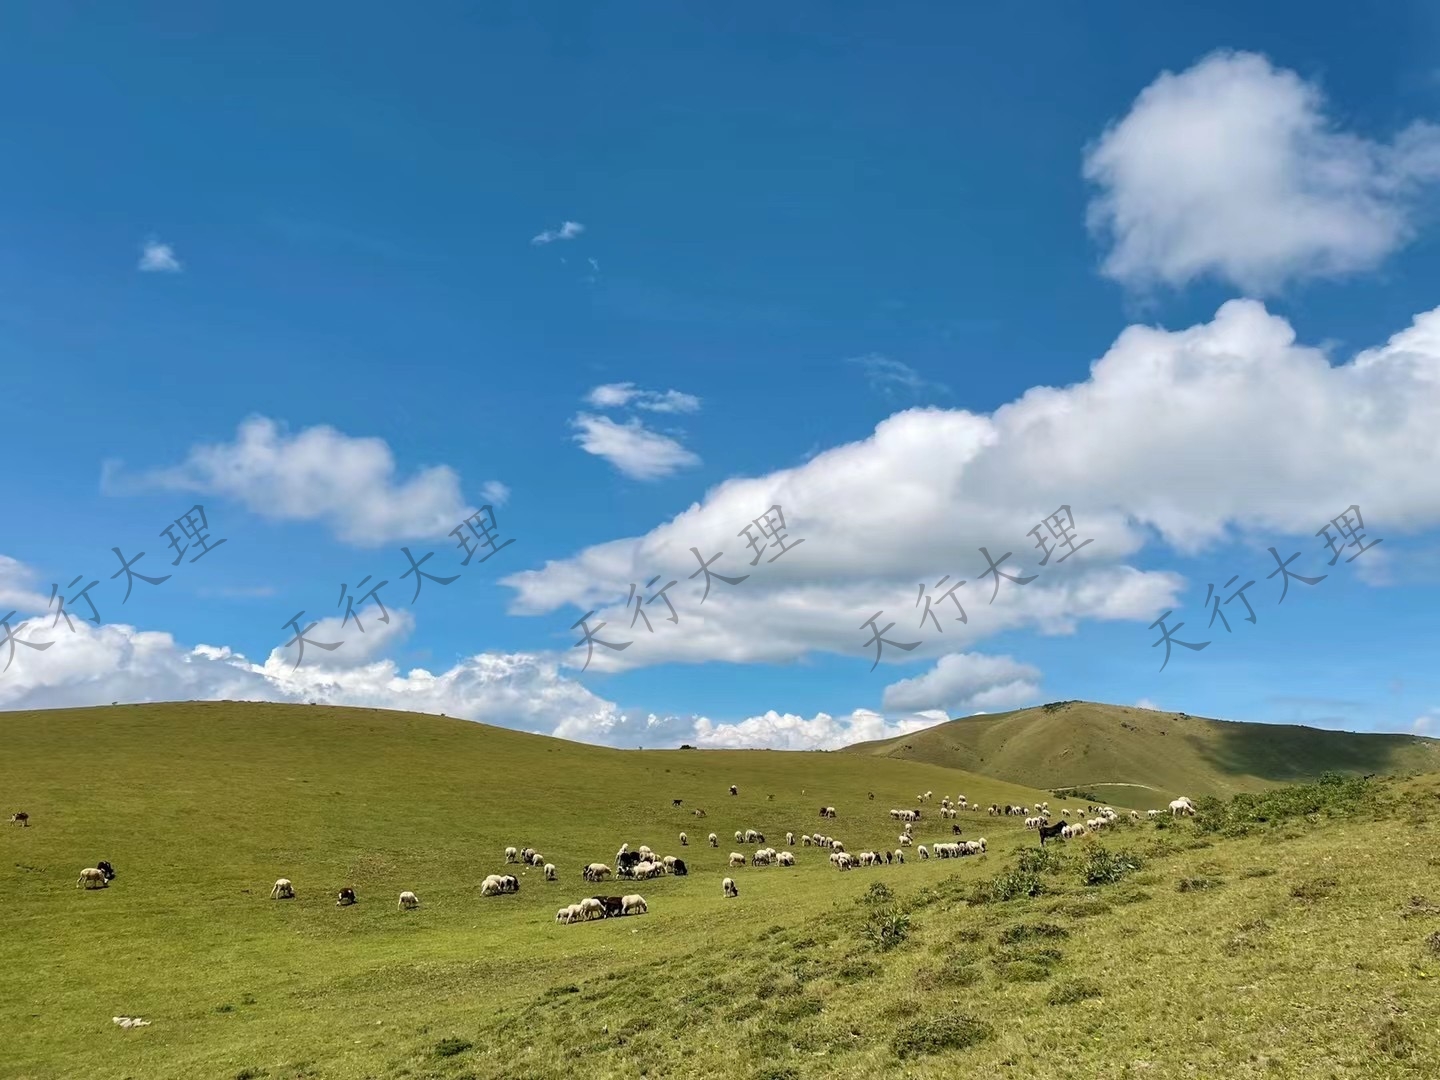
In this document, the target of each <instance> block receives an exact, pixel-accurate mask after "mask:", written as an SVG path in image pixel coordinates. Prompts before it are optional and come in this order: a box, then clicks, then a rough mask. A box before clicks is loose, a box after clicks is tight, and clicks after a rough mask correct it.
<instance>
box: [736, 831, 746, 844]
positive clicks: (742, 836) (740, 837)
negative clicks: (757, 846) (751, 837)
mask: <svg viewBox="0 0 1440 1080" xmlns="http://www.w3.org/2000/svg"><path fill="white" fill-rule="evenodd" d="M744 842H745V834H744V833H742V832H741V831H740V830H739V829H736V830H735V843H737V844H743V843H744Z"/></svg>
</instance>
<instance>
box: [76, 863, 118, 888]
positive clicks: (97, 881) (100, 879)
mask: <svg viewBox="0 0 1440 1080" xmlns="http://www.w3.org/2000/svg"><path fill="white" fill-rule="evenodd" d="M109 884H110V883H109V882H108V881H106V880H105V875H104V873H102V872H101V871H99V870H97V869H95V867H93V866H90V867H86V868H85V869H84V870H81V871H80V880H79V881H77V882H75V887H76V888H77V889H78V888H80V886H81V885H84V886H85V888H87V889H103V888H105V887H106V886H107V885H109Z"/></svg>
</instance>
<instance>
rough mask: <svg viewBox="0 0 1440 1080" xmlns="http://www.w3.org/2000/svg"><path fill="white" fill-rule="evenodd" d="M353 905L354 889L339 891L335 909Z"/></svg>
mask: <svg viewBox="0 0 1440 1080" xmlns="http://www.w3.org/2000/svg"><path fill="white" fill-rule="evenodd" d="M353 903H355V890H354V889H341V890H340V895H339V897H338V898H337V899H336V900H335V906H336V907H349V906H350V905H351V904H353Z"/></svg>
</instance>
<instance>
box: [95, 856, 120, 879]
mask: <svg viewBox="0 0 1440 1080" xmlns="http://www.w3.org/2000/svg"><path fill="white" fill-rule="evenodd" d="M95 869H96V870H99V871H100V872H101V873H102V874H104V875H105V880H106V881H114V880H115V868H114V867H113V866H111V865H110V864H109V863H108V862H106V861H105V860H104V859H101V860H100V861H99V862H97V863H96V864H95Z"/></svg>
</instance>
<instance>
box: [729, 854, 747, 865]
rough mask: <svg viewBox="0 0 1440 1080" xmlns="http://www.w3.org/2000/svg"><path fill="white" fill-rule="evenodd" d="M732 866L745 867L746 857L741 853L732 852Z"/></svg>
mask: <svg viewBox="0 0 1440 1080" xmlns="http://www.w3.org/2000/svg"><path fill="white" fill-rule="evenodd" d="M730 865H731V866H744V865H745V856H744V855H741V854H740V852H738V851H732V852H730Z"/></svg>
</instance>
